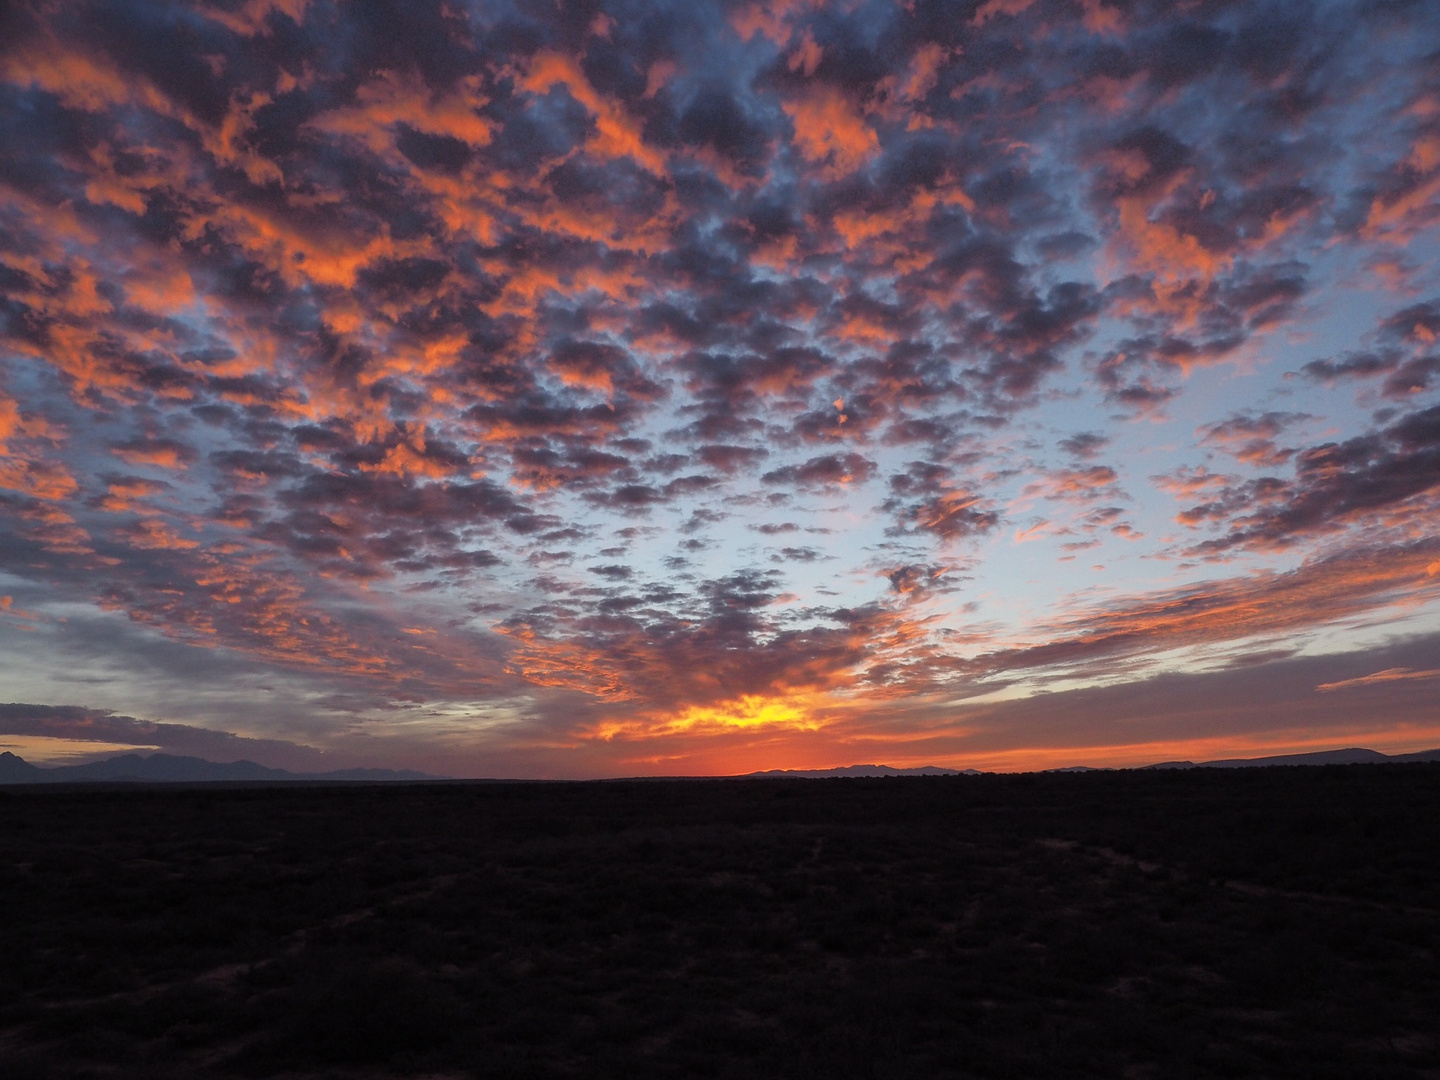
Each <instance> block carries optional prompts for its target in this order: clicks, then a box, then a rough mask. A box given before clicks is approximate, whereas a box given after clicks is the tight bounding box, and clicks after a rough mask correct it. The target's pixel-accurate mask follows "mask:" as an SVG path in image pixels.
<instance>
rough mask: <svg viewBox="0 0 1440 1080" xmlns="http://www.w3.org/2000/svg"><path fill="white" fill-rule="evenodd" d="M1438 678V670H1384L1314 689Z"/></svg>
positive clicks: (1343, 688) (1329, 689) (1333, 688)
mask: <svg viewBox="0 0 1440 1080" xmlns="http://www.w3.org/2000/svg"><path fill="white" fill-rule="evenodd" d="M1437 678H1440V668H1431V669H1429V670H1427V671H1411V670H1410V669H1409V668H1386V669H1385V670H1384V671H1377V672H1375V673H1374V674H1373V675H1362V676H1360V678H1358V679H1341V680H1340V681H1339V682H1328V683H1321V684H1320V685H1319V686H1317V687H1315V689H1316V690H1321V691H1327V692H1328V691H1331V690H1348V689H1350V688H1351V687H1355V686H1371V685H1373V684H1375V683H1387V682H1402V681H1404V680H1407V679H1437Z"/></svg>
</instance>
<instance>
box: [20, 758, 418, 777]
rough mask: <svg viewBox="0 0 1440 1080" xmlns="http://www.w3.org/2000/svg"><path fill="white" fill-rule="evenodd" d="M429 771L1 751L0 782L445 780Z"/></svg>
mask: <svg viewBox="0 0 1440 1080" xmlns="http://www.w3.org/2000/svg"><path fill="white" fill-rule="evenodd" d="M443 779H446V778H445V777H442V776H432V775H430V774H429V773H423V772H411V771H409V770H395V769H337V770H335V771H334V772H323V773H295V772H291V771H290V770H288V769H271V768H269V767H267V766H265V765H257V764H256V763H255V762H253V761H232V762H228V763H225V764H221V763H219V762H214V761H206V760H205V759H204V758H197V757H176V756H175V755H173V754H124V755H122V756H121V757H113V758H106V759H105V760H104V761H87V762H86V763H85V764H83V765H54V766H51V767H49V768H42V767H40V766H38V765H31V764H30V763H29V762H28V761H26V760H25V759H24V758H22V757H17V756H16V755H14V754H12V753H10V752H9V751H6V752H5V753H3V754H0V784H75V783H93V782H117V781H119V782H123V781H131V782H140V783H152V784H153V783H180V784H196V783H208V782H211V781H216V780H230V781H236V780H239V781H271V782H273V781H280V780H309V781H315V780H322V781H330V780H342V781H343V780H348V781H361V782H367V781H368V782H371V783H374V782H377V781H391V780H443Z"/></svg>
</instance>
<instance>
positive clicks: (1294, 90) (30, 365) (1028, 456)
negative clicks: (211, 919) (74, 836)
mask: <svg viewBox="0 0 1440 1080" xmlns="http://www.w3.org/2000/svg"><path fill="white" fill-rule="evenodd" d="M0 20H3V24H0V42H3V44H0V702H4V704H0V749H9V750H12V751H13V752H16V753H19V754H21V756H24V757H26V758H27V760H33V761H37V762H42V763H52V764H53V763H57V762H61V761H70V760H81V759H84V758H86V757H94V756H96V755H103V754H111V753H114V752H117V751H120V750H125V749H138V750H142V751H151V750H164V751H166V752H170V753H189V754H194V755H196V756H201V757H208V758H210V759H212V760H235V759H237V758H242V757H244V758H250V759H252V760H257V761H261V762H263V763H266V764H271V765H277V766H282V767H291V768H306V769H312V768H320V767H329V766H333V767H337V768H338V767H343V766H349V765H355V764H363V765H379V766H391V767H399V768H420V769H425V770H428V771H432V772H436V773H441V774H444V775H453V776H516V777H555V778H581V777H599V776H625V775H680V774H725V773H736V772H745V771H750V770H758V769H773V768H825V767H831V766H837V765H848V764H855V763H866V762H883V763H888V764H893V765H899V766H913V765H922V764H936V765H948V766H952V767H957V768H964V767H975V768H984V769H1025V768H1043V767H1052V766H1062V765H1076V764H1088V765H1096V766H1102V765H1113V766H1123V765H1139V764H1146V763H1148V762H1153V761H1160V760H1168V759H1178V758H1191V759H1194V760H1203V759H1205V758H1218V757H1234V756H1244V755H1252V756H1254V755H1259V754H1262V753H1265V754H1268V753H1281V752H1296V751H1305V750H1315V749H1328V748H1332V747H1340V746H1347V745H1364V746H1370V747H1373V748H1375V749H1379V750H1383V751H1388V752H1400V751H1409V750H1418V749H1424V748H1429V747H1434V746H1440V346H1437V343H1436V339H1437V335H1440V265H1437V255H1440V7H1437V6H1436V5H1435V4H1433V3H1429V2H1423V0H1416V2H1405V0H1390V2H1383V3H1382V2H1371V3H1351V2H1323V0H1316V2H1311V3H1297V2H1294V0H1283V2H1275V3H1266V2H1261V0H1236V2H1225V0H1213V2H1211V0H1193V2H1188V3H1187V2H1171V0H1163V2H1161V0H1156V2H1145V0H979V2H977V0H962V2H941V3H930V2H926V0H913V2H904V0H900V2H879V0H840V2H823V0H777V2H773V3H765V2H760V3H753V2H750V0H743V2H734V3H728V2H708V3H707V2H703V0H685V2H673V3H672V2H666V0H645V2H621V0H613V2H609V0H607V2H599V3H597V2H569V0H543V2H540V0H537V2H535V3H506V2H500V0H493V2H491V0H486V2H473V3H468V4H467V3H466V2H464V0H444V2H442V3H427V2H424V0H414V2H412V0H405V2H394V3H384V2H354V3H343V4H338V3H326V2H321V0H241V2H233V0H217V2H214V3H168V2H165V0H145V2H134V0H130V2H126V0H117V2H109V3H106V2H93V3H92V2H83V0H76V2H34V0H31V2H26V0H20V2H18V3H14V4H9V5H6V6H5V7H4V8H3V15H0Z"/></svg>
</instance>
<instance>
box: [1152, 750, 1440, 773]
mask: <svg viewBox="0 0 1440 1080" xmlns="http://www.w3.org/2000/svg"><path fill="white" fill-rule="evenodd" d="M1389 761H1440V750H1419V751H1417V752H1416V753H1413V754H1382V753H1380V751H1378V750H1366V749H1365V748H1364V747H1362V746H1351V747H1348V748H1346V749H1344V750H1320V751H1317V752H1315V753H1313V754H1280V755H1279V756H1277V757H1257V758H1224V759H1222V760H1220V761H1162V762H1160V763H1159V764H1156V765H1146V766H1145V768H1147V769H1248V768H1254V767H1256V766H1264V765H1383V764H1384V763H1386V762H1389Z"/></svg>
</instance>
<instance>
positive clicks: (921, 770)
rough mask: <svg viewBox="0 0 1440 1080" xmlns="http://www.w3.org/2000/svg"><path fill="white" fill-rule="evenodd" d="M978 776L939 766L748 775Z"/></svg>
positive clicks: (771, 771) (770, 771) (975, 772)
mask: <svg viewBox="0 0 1440 1080" xmlns="http://www.w3.org/2000/svg"><path fill="white" fill-rule="evenodd" d="M962 775H963V776H978V775H979V770H978V769H944V768H941V767H940V766H939V765H921V766H919V767H917V768H914V769H897V768H895V767H894V766H893V765H841V766H839V767H838V768H834V769H766V770H765V771H764V772H753V773H746V774H745V776H746V777H747V778H748V777H764V776H796V777H801V778H806V777H809V778H813V779H823V778H825V777H827V776H962Z"/></svg>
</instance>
